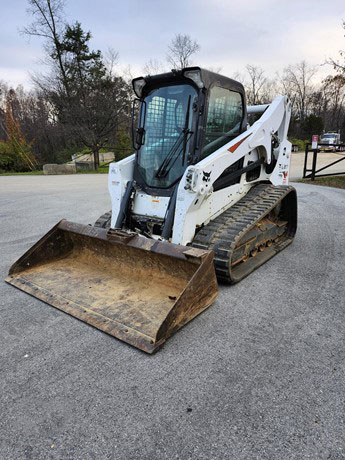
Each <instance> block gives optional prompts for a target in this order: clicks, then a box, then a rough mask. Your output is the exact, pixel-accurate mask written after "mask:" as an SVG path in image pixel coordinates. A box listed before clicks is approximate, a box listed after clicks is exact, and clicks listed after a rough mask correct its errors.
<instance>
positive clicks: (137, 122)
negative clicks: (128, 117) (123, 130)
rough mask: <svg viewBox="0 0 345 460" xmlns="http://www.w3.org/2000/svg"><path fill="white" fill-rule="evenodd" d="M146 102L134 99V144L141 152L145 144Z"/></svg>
mask: <svg viewBox="0 0 345 460" xmlns="http://www.w3.org/2000/svg"><path fill="white" fill-rule="evenodd" d="M145 118H146V102H145V101H142V100H140V99H134V100H133V104H132V143H133V148H134V149H135V150H139V149H140V147H141V146H142V145H144V143H145V128H144V126H145Z"/></svg>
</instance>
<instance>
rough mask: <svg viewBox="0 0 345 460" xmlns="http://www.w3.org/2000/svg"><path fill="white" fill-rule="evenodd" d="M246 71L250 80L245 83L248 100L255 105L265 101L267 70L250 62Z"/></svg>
mask: <svg viewBox="0 0 345 460" xmlns="http://www.w3.org/2000/svg"><path fill="white" fill-rule="evenodd" d="M246 71H247V74H248V77H249V82H248V83H246V84H245V87H246V91H247V100H248V103H249V104H252V105H255V104H260V103H263V102H264V101H263V94H262V93H263V89H264V87H265V85H266V83H267V78H266V77H265V71H264V70H263V69H262V68H261V67H258V66H254V65H250V64H248V65H247V66H246Z"/></svg>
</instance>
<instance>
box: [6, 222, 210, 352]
mask: <svg viewBox="0 0 345 460" xmlns="http://www.w3.org/2000/svg"><path fill="white" fill-rule="evenodd" d="M6 281H7V282H8V283H10V284H12V285H13V286H16V287H17V288H19V289H21V290H23V291H25V292H27V293H29V294H31V295H33V296H34V297H37V298H38V299H41V300H43V301H44V302H46V303H48V304H50V305H53V306H54V307H56V308H59V309H60V310H62V311H64V312H66V313H69V314H70V315H73V316H75V317H76V318H78V319H80V320H82V321H85V322H86V323H88V324H90V325H92V326H95V327H97V328H98V329H100V330H102V331H104V332H106V333H108V334H110V335H112V336H114V337H117V338H118V339H120V340H123V341H124V342H127V343H129V344H131V345H134V346H135V347H137V348H140V349H141V350H144V351H146V352H147V353H153V352H154V351H155V350H156V349H158V348H159V347H160V346H161V345H162V344H163V343H164V342H165V340H166V339H167V338H168V337H169V336H170V335H172V334H173V333H174V332H175V331H177V330H178V329H179V328H180V327H182V326H183V325H184V324H186V323H187V322H188V321H190V320H191V319H192V318H193V317H194V316H196V315H197V314H199V313H200V312H202V311H203V310H205V309H206V308H207V307H208V306H210V305H211V304H212V303H213V301H214V300H215V299H216V297H217V291H218V285H217V280H216V275H215V270H214V265H213V253H212V251H204V250H201V249H195V248H191V247H186V246H179V245H174V244H171V243H164V242H160V241H156V240H153V239H148V238H145V237H143V236H139V235H137V234H129V233H125V232H121V231H116V230H108V231H107V230H106V229H103V228H96V227H92V226H86V225H81V224H76V223H73V222H68V221H66V220H62V221H61V222H59V223H58V224H57V225H56V226H55V227H53V228H52V229H51V230H50V231H49V232H48V233H47V234H46V235H45V236H44V237H43V238H42V239H41V240H39V241H38V242H37V243H36V244H35V245H34V246H33V247H32V248H31V249H29V250H28V251H27V252H26V253H25V254H24V255H23V256H22V257H21V258H20V259H19V260H18V261H17V262H15V263H14V264H13V265H12V267H11V269H10V271H9V274H8V277H7V278H6Z"/></svg>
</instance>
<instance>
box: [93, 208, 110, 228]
mask: <svg viewBox="0 0 345 460" xmlns="http://www.w3.org/2000/svg"><path fill="white" fill-rule="evenodd" d="M110 224H111V211H109V212H106V213H105V214H102V215H101V216H100V217H99V218H98V219H97V220H96V222H95V223H94V227H99V228H110Z"/></svg>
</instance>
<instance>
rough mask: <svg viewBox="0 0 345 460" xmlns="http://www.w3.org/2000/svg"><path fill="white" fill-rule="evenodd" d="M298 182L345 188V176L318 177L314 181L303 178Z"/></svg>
mask: <svg viewBox="0 0 345 460" xmlns="http://www.w3.org/2000/svg"><path fill="white" fill-rule="evenodd" d="M298 182H303V183H304V184H312V185H323V186H325V187H335V188H342V189H345V176H328V177H316V178H315V180H314V181H311V180H310V179H301V180H299V181H298Z"/></svg>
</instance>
